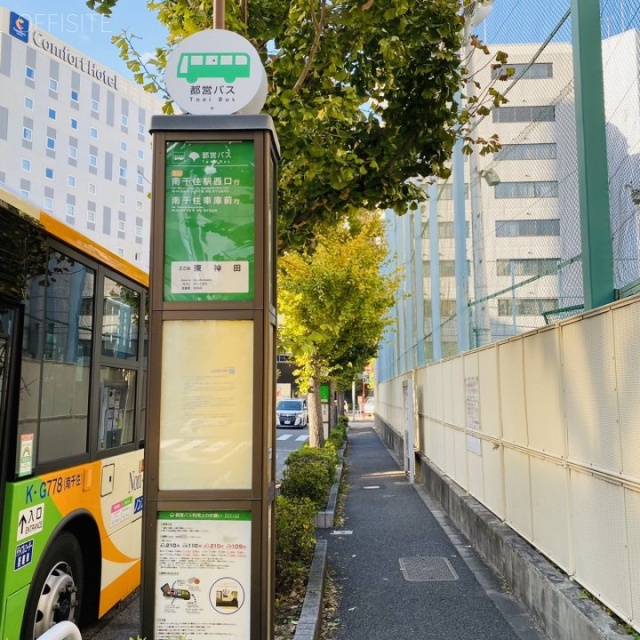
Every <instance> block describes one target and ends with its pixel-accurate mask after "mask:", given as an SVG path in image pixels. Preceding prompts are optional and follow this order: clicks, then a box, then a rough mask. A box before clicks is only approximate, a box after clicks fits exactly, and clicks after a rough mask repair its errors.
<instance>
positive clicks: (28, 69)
mask: <svg viewBox="0 0 640 640" xmlns="http://www.w3.org/2000/svg"><path fill="white" fill-rule="evenodd" d="M24 75H25V76H26V77H27V78H28V79H29V80H35V77H36V70H35V69H34V68H33V67H26V68H25V70H24Z"/></svg>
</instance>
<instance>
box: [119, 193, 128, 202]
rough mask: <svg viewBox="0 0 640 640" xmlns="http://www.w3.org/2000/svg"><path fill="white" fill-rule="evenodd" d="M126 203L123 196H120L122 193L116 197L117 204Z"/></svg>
mask: <svg viewBox="0 0 640 640" xmlns="http://www.w3.org/2000/svg"><path fill="white" fill-rule="evenodd" d="M126 201H127V199H126V198H125V197H124V194H122V193H121V194H120V195H119V196H118V202H119V203H120V204H125V203H126Z"/></svg>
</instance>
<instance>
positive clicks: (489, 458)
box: [482, 440, 505, 518]
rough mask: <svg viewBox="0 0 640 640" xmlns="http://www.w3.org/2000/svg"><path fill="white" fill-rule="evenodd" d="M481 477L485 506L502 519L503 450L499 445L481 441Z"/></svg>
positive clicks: (503, 498)
mask: <svg viewBox="0 0 640 640" xmlns="http://www.w3.org/2000/svg"><path fill="white" fill-rule="evenodd" d="M482 475H483V479H484V500H483V502H484V504H485V506H486V507H487V509H490V510H491V511H493V513H495V514H496V515H497V516H498V517H499V518H504V517H505V504H504V500H505V497H504V449H503V447H502V446H501V445H499V444H494V443H492V442H490V441H488V440H484V441H483V443H482Z"/></svg>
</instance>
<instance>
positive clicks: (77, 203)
mask: <svg viewBox="0 0 640 640" xmlns="http://www.w3.org/2000/svg"><path fill="white" fill-rule="evenodd" d="M162 104H163V103H162V100H161V99H159V98H158V97H156V96H154V95H152V94H149V93H146V92H145V91H144V90H143V89H142V88H141V87H139V86H137V85H135V84H134V83H132V82H131V81H129V80H127V79H125V78H124V77H122V76H120V75H118V74H116V73H115V72H113V71H111V70H110V69H107V68H105V67H104V66H103V65H101V64H100V63H98V62H96V61H95V60H92V59H91V58H89V57H88V56H86V55H85V54H83V53H82V52H81V51H78V50H77V49H74V48H72V47H70V46H69V45H67V44H66V43H64V42H62V41H61V40H59V39H58V38H56V37H55V36H52V35H51V34H49V33H47V32H46V31H43V30H42V29H40V28H38V27H37V25H34V24H30V22H29V19H28V16H20V15H19V14H17V13H16V12H14V11H12V10H11V9H8V8H4V7H0V184H2V185H3V186H6V187H7V188H9V189H11V190H12V191H14V192H16V193H19V194H20V195H21V196H22V197H24V198H26V199H29V200H31V201H32V202H34V203H35V204H36V205H38V206H39V207H41V208H43V209H45V210H46V211H47V212H49V213H51V214H52V215H54V216H56V217H57V218H59V219H61V220H63V221H64V222H66V223H67V224H69V225H71V226H73V227H75V228H77V230H78V231H80V232H81V233H84V234H85V235H87V236H90V237H91V238H93V239H94V240H95V241H97V242H99V243H100V244H102V245H104V246H105V247H107V248H108V249H110V250H111V251H113V252H114V253H116V254H118V255H120V256H121V257H123V258H125V259H126V260H129V261H130V262H133V263H136V264H137V265H138V266H139V267H140V268H142V269H144V270H146V271H148V269H149V237H150V209H151V204H150V199H149V193H150V191H151V136H150V134H149V132H148V129H149V125H150V121H151V116H152V115H154V114H158V113H161V110H162Z"/></svg>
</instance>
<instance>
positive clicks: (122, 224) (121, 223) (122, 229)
mask: <svg viewBox="0 0 640 640" xmlns="http://www.w3.org/2000/svg"><path fill="white" fill-rule="evenodd" d="M118 231H120V232H121V233H124V231H125V226H124V220H118Z"/></svg>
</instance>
